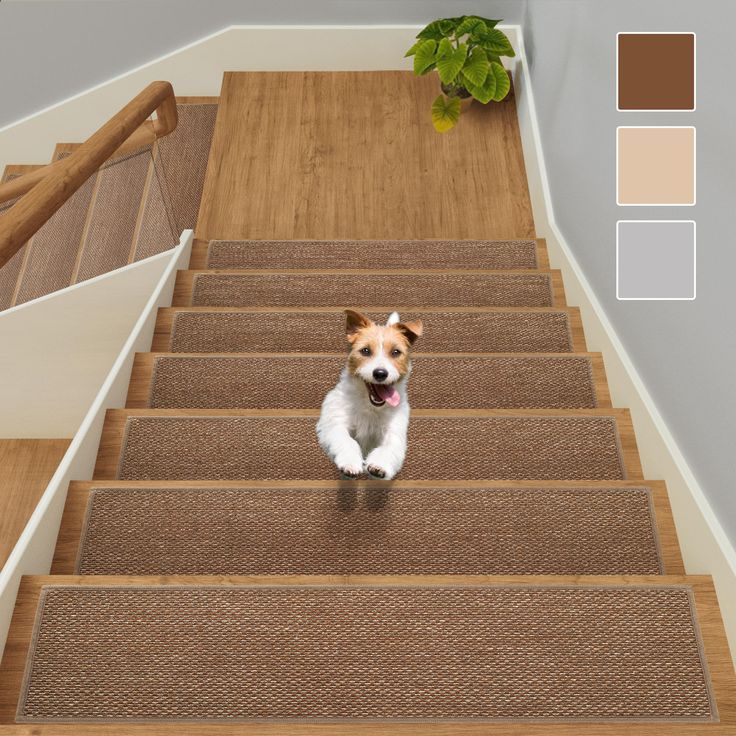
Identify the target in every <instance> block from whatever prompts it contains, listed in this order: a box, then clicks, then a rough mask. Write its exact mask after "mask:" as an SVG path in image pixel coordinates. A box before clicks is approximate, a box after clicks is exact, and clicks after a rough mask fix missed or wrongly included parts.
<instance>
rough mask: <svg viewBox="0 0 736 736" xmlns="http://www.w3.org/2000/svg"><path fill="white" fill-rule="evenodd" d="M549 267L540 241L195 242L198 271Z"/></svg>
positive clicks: (193, 263) (195, 259) (195, 262)
mask: <svg viewBox="0 0 736 736" xmlns="http://www.w3.org/2000/svg"><path fill="white" fill-rule="evenodd" d="M335 264H339V267H340V268H368V269H385V268H406V267H409V266H411V265H412V264H413V267H414V268H425V269H427V268H435V269H446V268H466V269H479V268H487V269H502V268H508V269H537V268H549V259H548V257H547V248H546V245H545V242H544V241H543V240H449V241H448V240H212V241H210V242H209V243H207V242H205V241H197V242H195V244H194V248H193V250H192V260H191V262H190V265H189V267H190V268H193V269H201V268H224V269H230V268H324V269H329V268H334V267H335Z"/></svg>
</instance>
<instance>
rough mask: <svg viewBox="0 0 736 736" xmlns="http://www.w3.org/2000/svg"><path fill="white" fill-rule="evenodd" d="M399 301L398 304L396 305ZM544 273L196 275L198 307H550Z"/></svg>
mask: <svg viewBox="0 0 736 736" xmlns="http://www.w3.org/2000/svg"><path fill="white" fill-rule="evenodd" d="M397 300H398V301H397ZM553 301H554V300H553V298H552V287H551V280H550V277H549V275H548V274H544V273H522V274H518V273H494V274H473V273H467V274H447V273H436V274H424V275H405V274H393V275H390V274H389V275H387V274H370V275H359V274H347V273H345V274H341V273H334V274H333V273H309V274H306V273H305V274H220V273H212V274H210V273H199V274H195V276H194V288H193V291H192V301H191V303H192V305H193V306H197V307H210V306H212V307H253V306H270V307H308V306H315V307H344V306H349V305H350V304H351V303H357V304H360V305H361V306H363V307H382V306H392V305H397V306H409V307H436V306H440V307H454V306H461V307H551V306H552V305H553Z"/></svg>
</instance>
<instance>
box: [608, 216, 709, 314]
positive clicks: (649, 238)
mask: <svg viewBox="0 0 736 736" xmlns="http://www.w3.org/2000/svg"><path fill="white" fill-rule="evenodd" d="M616 297H617V298H618V299H620V300H628V299H647V300H654V299H695V222H694V221H692V220H619V222H617V223H616Z"/></svg>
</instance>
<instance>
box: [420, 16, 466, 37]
mask: <svg viewBox="0 0 736 736" xmlns="http://www.w3.org/2000/svg"><path fill="white" fill-rule="evenodd" d="M461 20H462V18H444V19H443V20H435V21H432V22H431V23H430V24H429V25H428V26H425V27H424V28H422V30H421V31H419V33H418V34H417V38H421V39H427V38H431V39H432V40H433V41H439V40H440V39H441V38H446V37H447V36H450V35H452V32H453V31H454V30H455V29H456V28H457V27H458V25H459V24H460V21H461Z"/></svg>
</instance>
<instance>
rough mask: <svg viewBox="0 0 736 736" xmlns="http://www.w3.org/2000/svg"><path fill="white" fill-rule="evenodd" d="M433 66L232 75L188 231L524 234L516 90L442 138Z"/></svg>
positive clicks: (223, 235)
mask: <svg viewBox="0 0 736 736" xmlns="http://www.w3.org/2000/svg"><path fill="white" fill-rule="evenodd" d="M437 84H438V82H437V79H436V78H435V75H429V76H427V77H415V76H414V75H413V74H412V73H411V72H402V71H384V72H228V73H226V74H225V77H224V81H223V86H222V92H221V98H220V108H219V112H218V116H217V123H216V127H215V135H214V140H213V144H212V151H211V154H210V161H209V166H208V169H207V176H206V180H205V187H204V194H203V197H202V204H201V208H200V213H199V221H198V226H197V230H196V234H197V237H199V238H202V239H206V240H210V239H218V238H219V239H249V238H265V239H268V238H273V239H292V238H306V239H311V238H315V239H320V238H325V239H330V238H345V239H361V238H387V239H401V238H405V239H414V238H439V239H443V238H455V239H462V238H470V239H474V238H478V239H514V238H533V237H534V235H535V232H534V223H533V219H532V213H531V205H530V201H529V191H528V188H527V181H526V174H525V170H524V159H523V154H522V149H521V140H520V136H519V128H518V123H517V117H516V104H515V100H514V99H513V96H511V95H510V96H509V98H508V99H507V100H506V101H504V102H502V103H499V104H494V103H492V104H489V105H487V106H483V105H480V104H478V103H474V104H473V105H472V106H471V107H470V109H469V110H468V111H467V112H466V113H465V114H463V116H462V118H461V120H460V123H459V125H458V126H457V128H455V129H454V130H452V131H450V132H449V133H445V134H439V133H437V132H435V130H434V128H433V127H432V123H431V119H430V112H429V110H430V106H431V103H432V100H433V99H434V98H435V97H436V96H437V94H438V88H437Z"/></svg>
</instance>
